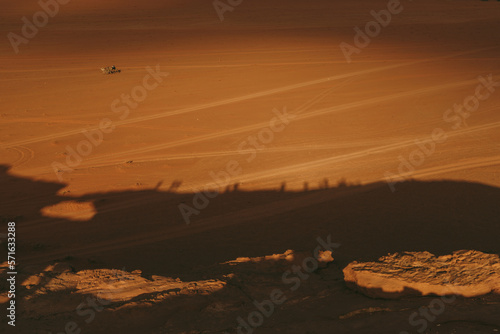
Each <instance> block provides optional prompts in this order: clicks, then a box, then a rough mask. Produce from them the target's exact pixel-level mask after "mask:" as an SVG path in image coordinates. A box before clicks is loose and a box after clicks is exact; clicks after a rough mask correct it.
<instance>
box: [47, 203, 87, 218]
mask: <svg viewBox="0 0 500 334" xmlns="http://www.w3.org/2000/svg"><path fill="white" fill-rule="evenodd" d="M41 212H42V214H43V215H44V216H46V217H51V218H64V219H68V220H75V221H86V220H90V219H92V218H93V217H94V216H95V214H96V213H97V211H96V209H95V207H94V203H92V202H78V201H64V202H60V203H57V204H55V205H52V206H47V207H45V208H43V209H42V210H41Z"/></svg>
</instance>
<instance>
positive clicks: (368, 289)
mask: <svg viewBox="0 0 500 334" xmlns="http://www.w3.org/2000/svg"><path fill="white" fill-rule="evenodd" d="M344 280H345V282H346V284H347V286H348V287H350V288H352V289H354V290H357V291H359V292H361V293H363V294H365V295H367V296H369V297H373V298H390V299H392V298H400V297H404V296H420V295H423V296H425V295H438V296H445V295H460V296H464V297H474V296H480V295H485V294H488V293H490V292H495V293H500V257H499V256H498V255H496V254H485V253H482V252H479V251H474V250H461V251H456V252H454V253H453V254H452V255H444V256H439V257H436V256H435V255H433V254H431V253H429V252H404V253H395V254H390V255H387V256H384V257H381V258H380V259H379V261H378V262H364V263H358V262H353V263H350V264H349V265H348V266H347V267H346V268H344Z"/></svg>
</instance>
